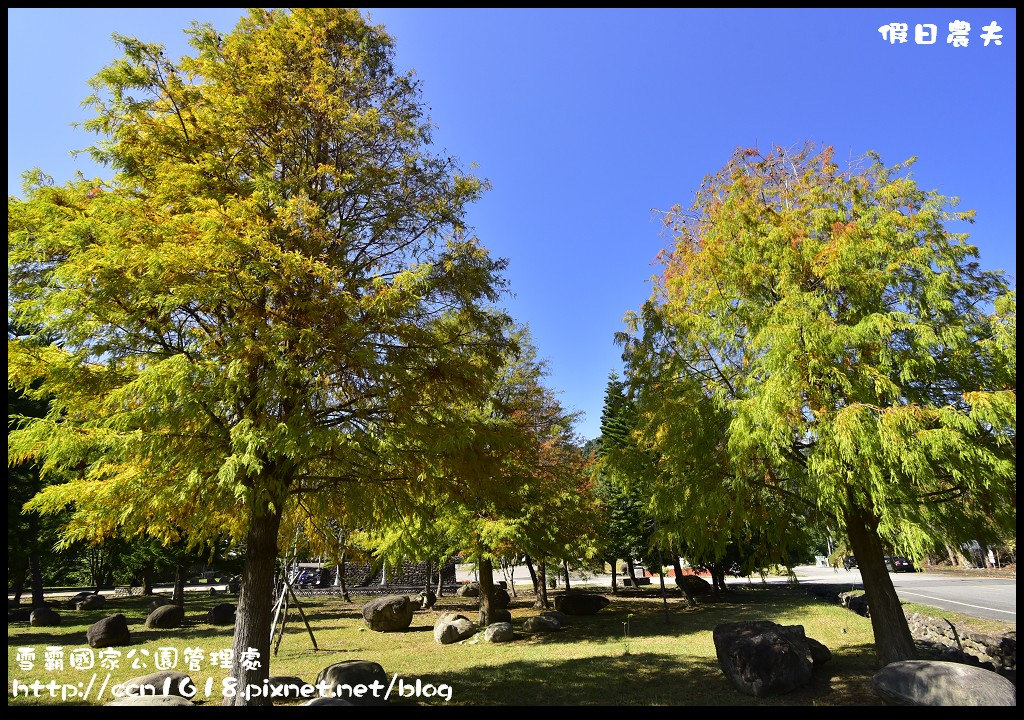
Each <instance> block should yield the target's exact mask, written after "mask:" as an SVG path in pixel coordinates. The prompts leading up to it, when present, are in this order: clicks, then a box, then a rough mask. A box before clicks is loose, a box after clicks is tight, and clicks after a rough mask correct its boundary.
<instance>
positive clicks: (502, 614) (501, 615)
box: [491, 610, 512, 625]
mask: <svg viewBox="0 0 1024 720" xmlns="http://www.w3.org/2000/svg"><path fill="white" fill-rule="evenodd" d="M502 622H507V623H510V622H512V613H511V612H509V611H508V610H491V625H494V624H495V623H502Z"/></svg>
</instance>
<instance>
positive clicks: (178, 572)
mask: <svg viewBox="0 0 1024 720" xmlns="http://www.w3.org/2000/svg"><path fill="white" fill-rule="evenodd" d="M187 572H188V568H187V567H185V566H184V565H175V567H174V592H173V593H172V594H171V602H173V603H176V604H178V605H184V604H185V574H186V573H187Z"/></svg>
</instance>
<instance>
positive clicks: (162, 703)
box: [107, 695, 192, 707]
mask: <svg viewBox="0 0 1024 720" xmlns="http://www.w3.org/2000/svg"><path fill="white" fill-rule="evenodd" d="M107 706H109V707H191V706H192V702H191V701H190V700H186V699H185V698H183V697H180V696H178V695H133V696H131V697H126V698H121V699H120V700H114V701H113V702H108V703H107Z"/></svg>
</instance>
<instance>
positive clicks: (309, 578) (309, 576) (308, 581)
mask: <svg viewBox="0 0 1024 720" xmlns="http://www.w3.org/2000/svg"><path fill="white" fill-rule="evenodd" d="M319 580H320V576H319V573H318V572H317V571H316V570H303V571H302V572H300V573H299V576H298V577H297V578H296V579H295V584H296V585H298V586H299V587H307V586H309V585H316V584H317V582H318V581H319Z"/></svg>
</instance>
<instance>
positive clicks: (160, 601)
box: [149, 597, 175, 612]
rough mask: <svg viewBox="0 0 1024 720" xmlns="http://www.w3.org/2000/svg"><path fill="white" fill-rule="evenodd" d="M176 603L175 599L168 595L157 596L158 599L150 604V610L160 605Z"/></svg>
mask: <svg viewBox="0 0 1024 720" xmlns="http://www.w3.org/2000/svg"><path fill="white" fill-rule="evenodd" d="M174 604H175V603H174V601H173V600H171V599H170V598H166V597H161V598H157V599H156V600H154V601H153V602H151V603H150V604H149V611H150V612H153V611H154V610H156V609H157V608H158V607H164V606H165V605H174Z"/></svg>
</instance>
